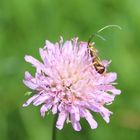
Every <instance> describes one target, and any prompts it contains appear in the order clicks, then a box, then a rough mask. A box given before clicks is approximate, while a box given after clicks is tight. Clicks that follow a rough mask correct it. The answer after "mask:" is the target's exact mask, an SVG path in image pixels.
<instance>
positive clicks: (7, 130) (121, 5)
mask: <svg viewBox="0 0 140 140" xmlns="http://www.w3.org/2000/svg"><path fill="white" fill-rule="evenodd" d="M139 6H140V1H139V0H0V140H51V128H52V121H53V116H52V115H51V114H49V115H46V117H45V118H44V119H43V118H41V116H40V113H39V108H40V107H33V106H32V105H31V106H29V107H27V108H22V104H23V102H24V101H25V100H26V99H27V98H28V97H25V96H24V93H25V92H26V91H28V89H27V88H26V87H25V86H24V85H23V83H22V80H23V78H24V71H25V70H29V71H32V72H34V69H33V68H32V67H31V65H29V64H27V63H26V62H25V61H24V56H25V54H31V55H33V56H35V57H36V58H39V52H38V49H39V47H43V46H44V44H45V40H46V39H48V40H50V41H52V42H56V41H59V37H60V35H62V36H63V37H64V40H67V39H71V38H73V37H75V36H78V37H79V39H80V40H85V41H87V40H88V38H89V36H90V35H91V34H93V33H95V32H96V31H97V30H99V29H100V28H102V27H103V26H106V25H108V24H117V25H120V26H121V27H122V30H118V29H116V28H110V29H107V30H104V31H103V32H102V33H101V35H102V36H104V37H105V38H106V39H107V40H106V41H103V40H101V39H99V38H97V37H95V38H94V41H95V42H96V47H97V48H98V49H99V52H100V57H101V58H102V59H108V60H110V59H111V60H112V64H111V66H110V68H109V71H116V72H117V73H118V80H117V82H118V83H119V84H118V85H117V87H118V88H120V89H121V90H122V94H121V95H120V96H117V98H116V100H115V101H114V103H113V104H112V105H111V106H109V107H108V108H109V109H110V110H112V111H113V112H114V114H113V115H112V116H111V122H110V123H109V124H106V123H105V122H104V121H103V119H102V118H101V117H100V116H99V115H95V118H96V120H97V122H98V124H99V126H98V128H97V129H96V130H91V129H90V127H89V126H88V124H87V122H86V121H85V120H84V119H83V120H82V121H81V124H82V131H81V132H75V131H74V130H73V129H72V127H71V125H70V124H68V125H65V127H64V129H63V130H61V131H57V140H139V139H140V85H139V83H140V82H139V80H140V74H139V73H140V60H139V59H140V45H139V44H140V38H139V37H140V8H139Z"/></svg>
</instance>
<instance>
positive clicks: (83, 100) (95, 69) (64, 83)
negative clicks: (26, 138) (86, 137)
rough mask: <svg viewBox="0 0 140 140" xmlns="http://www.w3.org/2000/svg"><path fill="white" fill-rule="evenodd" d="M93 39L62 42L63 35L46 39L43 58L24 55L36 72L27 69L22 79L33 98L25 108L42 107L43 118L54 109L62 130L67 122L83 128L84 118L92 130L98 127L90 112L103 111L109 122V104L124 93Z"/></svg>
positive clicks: (100, 112) (28, 93)
mask: <svg viewBox="0 0 140 140" xmlns="http://www.w3.org/2000/svg"><path fill="white" fill-rule="evenodd" d="M107 27H108V26H106V27H104V28H102V29H101V30H99V31H98V32H97V33H99V32H100V31H102V30H103V29H105V28H107ZM96 36H99V35H98V34H97V35H96ZM92 38H93V37H91V39H92ZM91 39H90V40H89V42H83V41H78V38H73V39H70V40H67V41H63V38H62V37H61V39H60V42H56V43H52V42H50V41H48V40H47V41H46V44H45V46H44V47H43V48H40V49H39V53H40V56H41V61H39V60H37V59H35V58H34V57H32V56H30V55H26V56H25V60H26V62H29V63H31V64H32V66H33V67H35V69H36V72H35V74H34V75H31V74H30V72H28V71H26V72H25V78H24V80H23V82H24V84H25V85H26V86H27V87H28V88H29V89H30V90H31V92H27V94H26V95H30V97H29V99H28V100H27V101H26V102H25V103H24V104H23V107H27V106H28V105H30V104H33V105H34V106H41V108H40V114H41V116H42V117H45V114H46V113H47V112H50V111H51V112H52V114H53V115H55V116H56V118H57V120H56V123H54V124H55V125H56V127H57V128H58V129H59V130H61V129H62V128H63V127H64V124H65V122H70V124H72V127H73V128H74V130H75V131H80V130H81V129H82V127H81V125H80V120H81V118H85V119H86V121H87V122H88V123H89V125H90V127H91V129H96V128H97V126H98V123H97V122H96V120H95V118H94V116H93V115H92V114H91V112H95V113H98V114H100V115H101V116H102V118H103V119H104V120H105V121H106V122H107V123H109V121H110V115H111V114H112V112H111V111H110V110H109V109H107V107H106V105H110V104H112V103H113V101H114V99H115V97H116V95H119V94H120V93H121V91H120V90H119V89H116V87H115V85H114V82H115V80H116V79H117V73H116V72H108V71H107V70H106V69H107V67H108V65H109V61H107V60H104V61H101V60H100V58H99V57H98V55H97V50H96V49H95V48H94V44H93V43H91ZM58 60H59V61H58ZM92 60H93V61H92ZM104 72H105V74H104ZM31 93H32V94H31Z"/></svg>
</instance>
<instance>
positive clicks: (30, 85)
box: [23, 80, 38, 90]
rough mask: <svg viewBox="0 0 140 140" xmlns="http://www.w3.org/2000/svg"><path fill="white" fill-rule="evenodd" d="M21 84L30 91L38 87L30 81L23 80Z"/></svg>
mask: <svg viewBox="0 0 140 140" xmlns="http://www.w3.org/2000/svg"><path fill="white" fill-rule="evenodd" d="M23 83H24V84H25V85H26V86H27V87H29V88H30V89H33V90H35V89H36V88H37V87H38V85H37V84H36V83H33V82H32V81H26V80H23Z"/></svg>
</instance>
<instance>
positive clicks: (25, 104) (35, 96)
mask: <svg viewBox="0 0 140 140" xmlns="http://www.w3.org/2000/svg"><path fill="white" fill-rule="evenodd" d="M38 97H39V95H38V94H36V95H34V96H33V97H31V98H29V99H28V100H27V101H26V102H25V103H24V104H23V107H26V106H28V105H29V104H30V103H31V102H32V101H34V100H35V99H36V98H38Z"/></svg>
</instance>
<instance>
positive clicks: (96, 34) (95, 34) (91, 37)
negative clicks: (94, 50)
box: [88, 25, 122, 45]
mask: <svg viewBox="0 0 140 140" xmlns="http://www.w3.org/2000/svg"><path fill="white" fill-rule="evenodd" d="M110 27H115V28H118V29H120V30H121V29H122V28H121V27H120V26H119V25H107V26H104V27H103V28H101V29H100V30H98V31H97V32H96V33H94V34H92V35H91V36H90V38H89V40H88V45H89V43H90V42H91V40H92V39H93V37H95V36H97V37H99V38H101V39H102V40H104V41H105V40H106V39H105V38H104V37H102V36H101V35H99V34H98V33H100V32H102V31H103V30H105V29H107V28H110Z"/></svg>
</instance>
